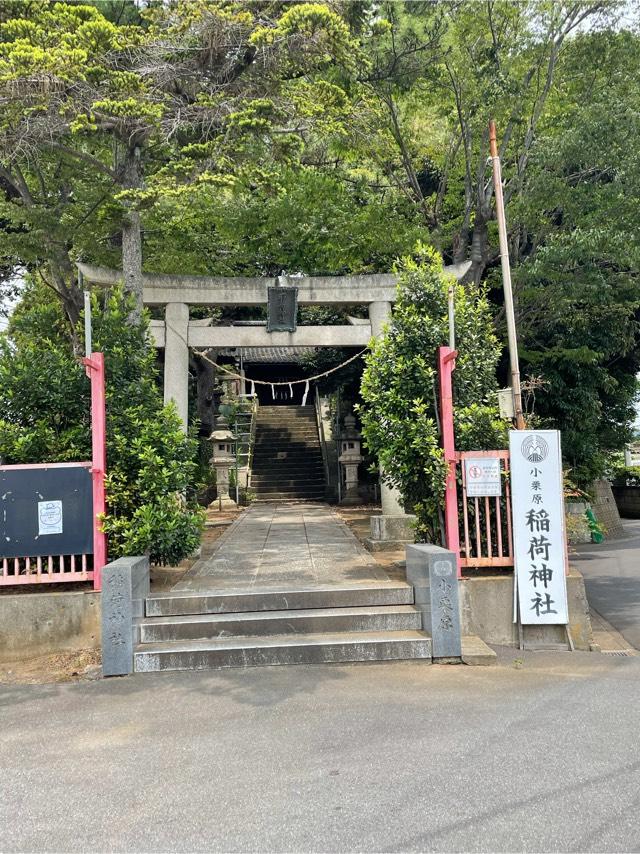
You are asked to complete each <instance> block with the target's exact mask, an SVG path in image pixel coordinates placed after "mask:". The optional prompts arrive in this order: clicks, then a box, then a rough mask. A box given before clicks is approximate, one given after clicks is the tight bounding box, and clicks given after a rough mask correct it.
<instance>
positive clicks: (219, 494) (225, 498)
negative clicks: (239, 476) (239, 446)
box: [209, 416, 237, 510]
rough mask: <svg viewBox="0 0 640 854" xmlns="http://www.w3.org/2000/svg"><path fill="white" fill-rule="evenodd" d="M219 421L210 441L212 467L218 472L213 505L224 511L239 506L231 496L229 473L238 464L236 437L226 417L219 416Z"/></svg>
mask: <svg viewBox="0 0 640 854" xmlns="http://www.w3.org/2000/svg"><path fill="white" fill-rule="evenodd" d="M217 421H218V423H217V427H216V429H215V430H214V431H213V433H212V434H211V436H209V441H210V442H212V444H213V454H212V456H211V465H212V466H213V467H214V469H215V470H216V497H215V500H214V501H213V502H212V505H213V506H214V507H216V506H217V507H218V509H219V510H224V509H227V508H235V507H236V506H237V505H236V502H235V501H234V500H233V499H232V498H231V496H230V495H229V472H230V470H231V467H232V466H234V465H235V463H236V455H235V452H234V444H235V441H236V437H235V436H234V435H233V433H232V432H231V430H230V429H229V425H228V423H227V419H226V418H225V417H224V416H219V417H218V419H217Z"/></svg>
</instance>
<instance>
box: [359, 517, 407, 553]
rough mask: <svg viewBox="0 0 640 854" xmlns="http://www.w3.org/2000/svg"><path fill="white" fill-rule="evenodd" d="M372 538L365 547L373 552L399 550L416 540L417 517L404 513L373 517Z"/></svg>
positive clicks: (366, 542) (366, 541)
mask: <svg viewBox="0 0 640 854" xmlns="http://www.w3.org/2000/svg"><path fill="white" fill-rule="evenodd" d="M370 522H371V536H370V537H369V538H368V539H367V540H365V545H366V547H367V548H368V549H369V551H371V552H378V551H388V550H390V549H397V548H399V547H401V546H403V545H405V544H406V543H413V542H414V540H415V535H416V531H415V522H416V517H415V516H411V515H409V514H406V513H403V514H401V515H398V516H388V515H380V516H372V517H371V519H370Z"/></svg>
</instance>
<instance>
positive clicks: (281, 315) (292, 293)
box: [267, 281, 298, 332]
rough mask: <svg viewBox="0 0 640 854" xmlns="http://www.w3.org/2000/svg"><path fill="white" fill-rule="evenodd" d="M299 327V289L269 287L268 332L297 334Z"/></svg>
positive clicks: (280, 286) (290, 286)
mask: <svg viewBox="0 0 640 854" xmlns="http://www.w3.org/2000/svg"><path fill="white" fill-rule="evenodd" d="M297 326H298V288H297V287H296V286H295V285H281V284H280V282H279V281H278V283H277V284H276V285H269V287H268V288H267V332H295V331H296V328H297Z"/></svg>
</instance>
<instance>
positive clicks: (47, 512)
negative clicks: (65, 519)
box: [38, 501, 62, 537]
mask: <svg viewBox="0 0 640 854" xmlns="http://www.w3.org/2000/svg"><path fill="white" fill-rule="evenodd" d="M61 533H62V501H38V536H39V537H41V536H42V535H43V534H61Z"/></svg>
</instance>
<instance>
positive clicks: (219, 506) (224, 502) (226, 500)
mask: <svg viewBox="0 0 640 854" xmlns="http://www.w3.org/2000/svg"><path fill="white" fill-rule="evenodd" d="M237 507H238V505H237V504H236V502H235V501H234V500H233V498H231V496H230V495H221V496H220V497H219V498H214V499H213V501H212V502H211V504H209V505H208V507H207V510H214V511H215V510H218V511H221V510H236V509H237Z"/></svg>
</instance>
